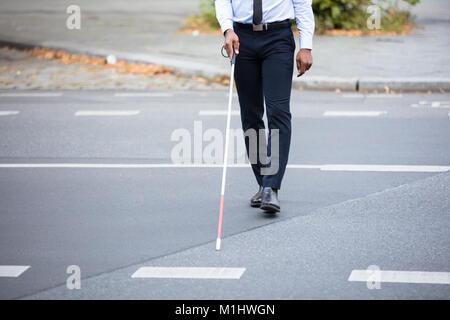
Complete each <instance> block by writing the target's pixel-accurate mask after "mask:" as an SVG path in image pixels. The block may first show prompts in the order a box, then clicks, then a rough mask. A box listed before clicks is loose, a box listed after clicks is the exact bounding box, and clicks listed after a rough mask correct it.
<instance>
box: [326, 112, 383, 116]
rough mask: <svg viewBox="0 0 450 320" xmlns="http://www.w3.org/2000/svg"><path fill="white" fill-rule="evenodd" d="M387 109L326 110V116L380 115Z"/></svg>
mask: <svg viewBox="0 0 450 320" xmlns="http://www.w3.org/2000/svg"><path fill="white" fill-rule="evenodd" d="M382 114H387V112H386V111H325V112H324V113H323V116H324V117H378V116H380V115H382Z"/></svg>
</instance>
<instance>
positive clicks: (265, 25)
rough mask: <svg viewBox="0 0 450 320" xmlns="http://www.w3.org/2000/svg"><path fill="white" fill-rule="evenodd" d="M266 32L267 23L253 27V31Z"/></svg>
mask: <svg viewBox="0 0 450 320" xmlns="http://www.w3.org/2000/svg"><path fill="white" fill-rule="evenodd" d="M264 30H267V23H264V24H254V25H253V31H264Z"/></svg>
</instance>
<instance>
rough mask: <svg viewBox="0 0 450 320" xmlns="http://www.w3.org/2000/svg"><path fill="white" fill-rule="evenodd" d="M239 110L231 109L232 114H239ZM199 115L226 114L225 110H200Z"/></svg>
mask: <svg viewBox="0 0 450 320" xmlns="http://www.w3.org/2000/svg"><path fill="white" fill-rule="evenodd" d="M240 114H241V112H240V111H239V110H231V115H232V116H239V115H240ZM198 115H199V116H226V115H227V110H200V111H199V112H198Z"/></svg>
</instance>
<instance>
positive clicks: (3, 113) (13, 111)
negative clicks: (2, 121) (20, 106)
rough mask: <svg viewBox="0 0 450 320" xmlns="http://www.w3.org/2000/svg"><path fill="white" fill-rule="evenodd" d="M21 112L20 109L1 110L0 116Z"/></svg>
mask: <svg viewBox="0 0 450 320" xmlns="http://www.w3.org/2000/svg"><path fill="white" fill-rule="evenodd" d="M16 114H19V111H17V110H1V111H0V116H13V115H16Z"/></svg>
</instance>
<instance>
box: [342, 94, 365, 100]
mask: <svg viewBox="0 0 450 320" xmlns="http://www.w3.org/2000/svg"><path fill="white" fill-rule="evenodd" d="M342 98H347V99H354V98H364V94H362V93H344V94H342Z"/></svg>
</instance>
